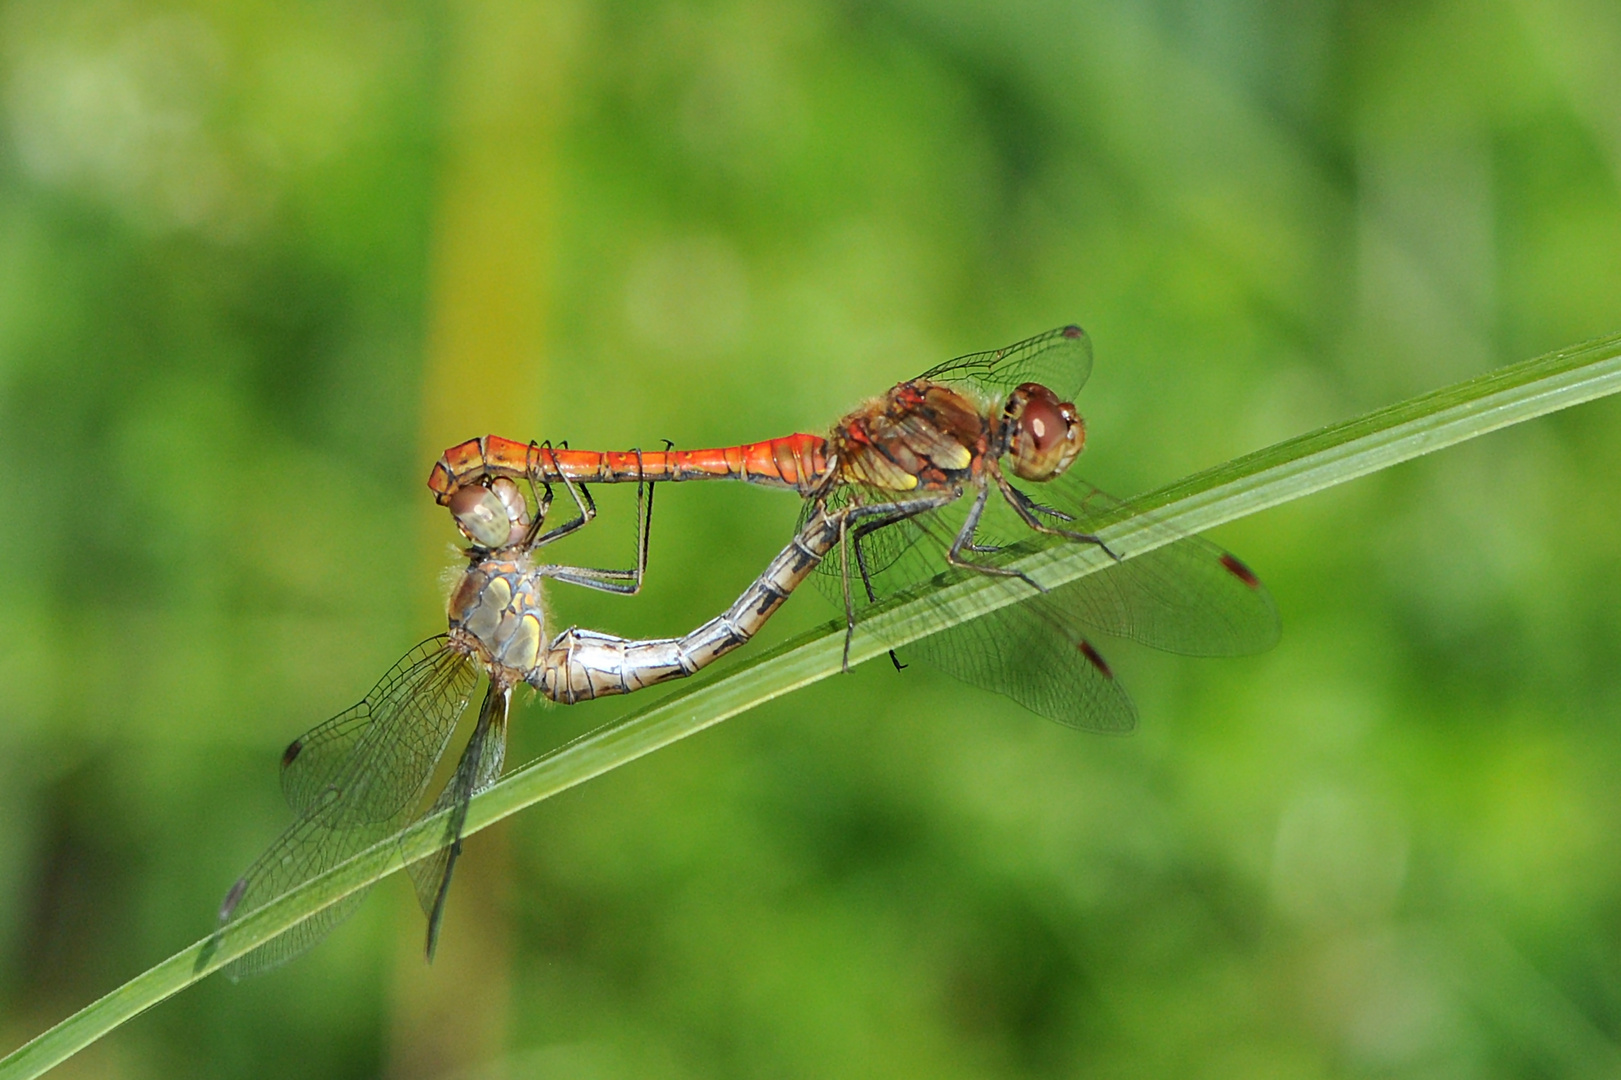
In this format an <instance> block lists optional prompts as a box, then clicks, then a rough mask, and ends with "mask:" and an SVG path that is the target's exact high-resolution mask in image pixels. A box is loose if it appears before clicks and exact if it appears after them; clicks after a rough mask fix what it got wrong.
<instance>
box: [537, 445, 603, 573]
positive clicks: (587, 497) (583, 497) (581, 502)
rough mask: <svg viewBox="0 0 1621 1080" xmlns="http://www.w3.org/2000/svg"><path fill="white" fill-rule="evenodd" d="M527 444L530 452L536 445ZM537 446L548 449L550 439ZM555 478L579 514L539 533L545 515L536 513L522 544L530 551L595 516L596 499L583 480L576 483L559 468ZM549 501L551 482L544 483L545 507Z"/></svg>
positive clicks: (573, 529)
mask: <svg viewBox="0 0 1621 1080" xmlns="http://www.w3.org/2000/svg"><path fill="white" fill-rule="evenodd" d="M529 445H530V447H531V452H533V449H535V448H536V447H537V444H535V443H530V444H529ZM538 446H542V447H545V449H547V450H550V449H551V448H552V447H551V442H550V441H547V442H545V443H540V444H538ZM562 446H563V449H565V450H567V449H568V443H566V442H565V443H563V444H562ZM553 460H556V459H555V458H554V459H553ZM557 478H558V479H559V480H561V481H562V482H563V487H564V488H565V489H566V490H567V491H568V493H569V496H570V497H571V498H573V500H574V505H575V507H576V508H577V509H578V510H579V511H580V516H579V517H577V518H574V519H573V520H572V521H565V522H564V523H563V524H561V525H559V526H557V528H555V529H551V530H550V531H548V532H545V533H541V532H540V529H541V525H542V523H543V522H544V521H545V516H544V515H543V514H538V513H537V514H536V515H535V520H534V521H533V522H531V523H530V526H529V535H528V536H526V537H525V538H524V546H525V547H526V548H527V549H528V550H530V551H533V550H535V549H536V548H542V547H545V546H546V545H547V544H550V543H552V542H553V541H555V540H561V539H562V538H563V537H565V536H567V535H569V534H570V533H572V532H575V531H577V530H579V529H581V528H584V527H585V526H586V525H588V524H589V523H590V522H591V521H592V520H593V519H594V518H595V517H596V516H597V504H596V500H594V499H592V498H591V489H590V488H588V487H586V486H585V484H584V482H581V483H579V484H576V483H575V482H574V481H573V480H570V479H569V477H568V474H567V473H566V472H564V471H563V470H562V469H559V470H558V471H557ZM533 481H534V470H531V472H530V482H531V484H533ZM551 501H552V487H551V484H549V483H548V484H546V502H545V505H546V507H547V508H550V506H551Z"/></svg>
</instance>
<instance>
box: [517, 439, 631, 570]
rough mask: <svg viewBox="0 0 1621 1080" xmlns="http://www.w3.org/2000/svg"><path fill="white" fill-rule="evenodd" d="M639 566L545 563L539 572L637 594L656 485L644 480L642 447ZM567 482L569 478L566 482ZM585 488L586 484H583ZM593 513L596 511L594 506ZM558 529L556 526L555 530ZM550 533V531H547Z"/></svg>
mask: <svg viewBox="0 0 1621 1080" xmlns="http://www.w3.org/2000/svg"><path fill="white" fill-rule="evenodd" d="M635 454H636V463H637V465H636V471H637V474H638V479H637V481H636V565H635V566H634V567H633V568H632V569H629V570H599V569H596V568H594V567H589V566H557V565H551V566H542V567H539V568H538V569H539V572H540V573H541V574H542V575H544V576H545V577H550V578H555V579H556V580H558V581H566V582H568V583H569V584H570V585H583V586H585V587H586V588H588V589H598V590H600V591H602V592H611V593H617V594H619V595H620V596H635V595H636V594H637V593H638V592H640V591H641V589H642V578H643V577H644V576H645V575H646V573H647V551H648V541H649V539H650V537H651V535H652V528H653V489H654V488H655V487H656V486H657V485H655V484H653V483H651V482H649V481H648V480H645V479H642V478H641V476H640V474H641V471H642V470H641V459H642V452H641V450H639V449H638V450H636V451H635ZM565 482H566V481H565ZM580 486H581V487H582V488H584V486H585V485H584V484H581V485H580ZM591 512H592V513H593V514H595V513H596V507H595V506H592V508H591ZM584 523H585V521H584V519H583V518H582V519H581V520H579V521H573V522H569V523H568V525H565V526H559V529H562V528H572V529H577V528H579V527H580V525H583V524H584ZM552 531H553V532H557V531H558V530H557V529H554V530H552ZM548 535H550V534H548Z"/></svg>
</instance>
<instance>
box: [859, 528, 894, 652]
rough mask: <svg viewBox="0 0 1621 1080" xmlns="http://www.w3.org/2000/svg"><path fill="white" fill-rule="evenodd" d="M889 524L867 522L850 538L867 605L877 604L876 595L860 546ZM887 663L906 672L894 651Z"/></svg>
mask: <svg viewBox="0 0 1621 1080" xmlns="http://www.w3.org/2000/svg"><path fill="white" fill-rule="evenodd" d="M889 524H892V523H891V522H888V521H869V522H867V523H866V524H865V525H862V526H859V527H858V528H857V529H856V531H855V535H854V536H852V537H851V538H850V547H851V548H852V549H854V551H855V553H856V568H857V569H858V570H860V571H861V586H862V588H864V589H866V590H867V603H869V604H876V603H877V602H878V593H877V592H876V591H875V590H874V589H873V587H872V574H871V573H870V572H869V571H868V570H867V549H866V548H865V547H863V546H862V544H861V541H862V539H864V538H865V537H866V536H867V534H868V533H870V532H872V531H873V530H874V529H880V528H883V527H884V526H885V525H889ZM889 662H890V663H891V664H894V665H895V670H896V671H905V670H906V667H907V665H905V664H903V663H901V658H900V657H898V656H896V655H895V650H894V649H890V650H889Z"/></svg>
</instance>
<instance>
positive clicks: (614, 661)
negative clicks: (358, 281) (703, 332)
mask: <svg viewBox="0 0 1621 1080" xmlns="http://www.w3.org/2000/svg"><path fill="white" fill-rule="evenodd" d="M564 483H565V484H567V485H568V487H569V490H570V492H571V494H574V495H575V501H576V504H577V506H578V507H579V509H580V516H579V517H578V518H575V519H572V520H570V521H568V522H566V523H564V524H563V525H560V526H558V527H556V528H554V529H551V530H549V531H543V526H544V522H545V517H546V512H547V510H548V508H549V506H550V503H551V489H550V487H549V486H548V487H547V488H546V489H545V493H544V494H540V493H539V492H538V491H537V493H536V499H535V504H536V505H535V509H534V511H533V512H531V510H530V508H529V503H528V500H527V499H526V498H525V497H524V494H523V493H522V491H521V490H520V489H519V487H518V485H517V484H515V483H514V482H513V481H512V480H510V479H505V478H488V479H486V480H484V481H482V482H480V483H477V484H473V485H471V486H468V487H464V488H463V489H462V491H463V494H462V496H461V497H460V498H458V499H454V500H450V502H451V512H452V515H453V517H454V519H455V521H456V524H457V525H458V527H460V528H461V530H462V532H463V534H464V536H466V537H467V538H468V539H469V540H471V541H472V543H471V546H470V547H469V548H468V549H467V560H468V561H467V566H466V569H465V570H464V572H463V574H462V577H461V580H460V583H459V585H458V587H457V588H456V589H455V590H454V592H453V593H452V594H451V597H450V602H449V607H448V616H449V632H448V633H446V634H442V635H439V636H438V637H434V638H430V639H428V640H427V641H425V642H423V643H421V644H420V645H418V646H416V647H415V648H413V649H412V650H411V651H410V652H408V653H406V655H405V656H404V658H402V659H401V660H400V661H399V662H398V663H397V664H395V665H394V666H393V667H392V668H390V669H389V671H388V673H387V674H386V675H384V676H383V678H382V680H381V681H379V682H378V684H377V685H376V686H375V687H373V688H372V690H371V692H370V693H368V694H367V695H366V697H365V698H364V699H363V700H362V701H361V702H360V703H359V704H358V705H355V706H354V707H353V708H350V709H347V710H345V711H344V712H341V713H339V714H338V715H337V716H335V717H333V718H332V719H330V720H328V721H326V722H325V723H323V724H320V725H318V726H317V727H315V728H313V729H311V730H310V731H309V732H307V733H306V734H304V735H302V736H300V737H299V738H297V739H295V740H294V741H293V742H292V743H291V744H290V745H289V746H288V747H287V749H286V751H285V752H284V753H283V755H282V760H281V782H282V790H283V792H284V793H285V795H286V797H287V800H288V802H289V803H290V804H291V805H292V808H293V811H294V813H295V815H296V818H295V820H294V822H293V824H292V825H291V826H289V827H288V829H287V830H286V831H285V832H283V833H282V834H281V836H280V837H278V838H277V839H276V840H275V842H274V843H272V844H271V845H270V847H269V848H268V849H267V850H266V851H265V852H264V854H262V855H261V856H259V858H258V859H257V860H256V861H255V862H254V863H253V865H252V866H251V867H249V868H248V871H247V872H246V873H245V874H244V875H243V876H242V877H241V878H240V879H239V880H238V881H237V882H236V884H234V885H233V886H232V887H231V889H230V892H229V893H228V894H227V895H226V898H225V901H224V903H223V904H222V905H221V907H220V914H219V918H220V929H219V931H218V932H217V934H216V935H215V938H214V940H213V948H212V949H210V950H209V951H208V952H207V953H206V954H205V959H204V960H203V961H200V962H199V963H203V962H206V958H207V957H208V956H211V955H212V954H213V953H214V952H215V951H217V949H218V948H219V947H220V946H221V945H222V944H228V942H229V934H230V930H231V927H232V926H233V924H235V923H236V922H237V921H238V920H240V919H241V918H243V917H244V916H246V915H247V914H249V913H250V912H252V911H254V910H256V909H258V908H260V907H262V906H264V905H265V904H266V903H268V902H270V901H271V900H274V899H275V898H277V897H278V896H280V895H282V894H283V893H285V892H286V891H288V890H289V889H291V888H293V887H294V886H297V885H299V884H302V883H303V882H305V881H308V880H309V879H311V878H313V877H315V876H317V875H319V874H321V873H324V872H326V871H328V870H331V869H332V868H333V867H335V866H337V865H338V864H339V863H342V862H344V861H345V860H347V859H349V858H351V857H352V856H354V855H357V854H359V853H360V852H362V851H364V850H366V849H367V848H370V847H372V846H374V845H376V844H379V843H382V842H384V841H387V840H388V839H389V838H390V837H392V836H394V835H395V834H397V833H399V832H400V831H401V830H402V829H404V828H405V827H406V826H408V825H410V824H411V823H412V822H414V821H416V820H417V819H419V818H421V817H425V816H429V815H433V814H437V813H441V812H447V816H446V821H445V829H444V833H443V835H442V836H441V837H440V841H439V846H438V847H437V849H436V850H435V852H434V853H433V854H432V855H430V856H429V857H427V858H423V859H420V860H419V861H417V862H415V863H413V864H412V865H411V866H410V868H409V869H410V872H411V875H412V878H413V879H414V882H415V885H416V890H417V896H418V899H419V900H420V901H421V904H422V908H423V911H424V913H425V914H426V915H427V917H428V932H427V954H428V957H429V959H432V957H433V952H434V947H435V944H436V942H437V939H438V931H439V925H440V919H441V917H442V916H443V913H444V906H445V898H446V895H447V893H448V890H449V887H450V878H451V872H452V870H453V869H454V867H455V862H456V858H457V856H458V854H459V853H460V849H461V835H462V828H463V825H464V824H465V821H466V817H467V810H468V804H469V802H470V801H471V799H472V797H473V796H474V795H475V794H477V793H478V792H480V791H482V790H484V789H485V788H487V787H489V786H490V785H492V784H493V783H494V782H495V781H496V780H497V779H498V778H499V777H500V774H501V765H502V761H503V759H504V757H505V751H506V732H507V715H508V710H509V707H510V704H511V699H512V691H513V689H514V688H515V687H516V686H518V685H519V684H520V683H528V684H529V685H530V686H532V687H533V688H534V689H535V690H536V691H538V692H539V693H540V694H541V695H543V696H544V697H547V698H549V699H551V700H552V701H556V702H560V703H565V704H567V703H573V702H578V701H584V700H588V699H591V698H597V697H603V696H606V695H611V694H628V693H631V692H633V691H635V690H639V689H642V688H643V687H647V686H652V685H654V684H656V683H661V682H665V681H667V680H670V679H679V678H683V677H685V676H688V675H691V674H693V673H694V672H696V671H698V670H699V669H701V668H703V667H706V666H707V665H709V664H710V663H712V662H713V661H715V660H716V659H718V658H719V657H721V656H724V655H725V654H726V653H728V652H731V651H732V650H733V649H735V648H737V647H738V646H740V645H742V644H744V643H745V642H747V641H748V640H749V639H750V638H752V637H753V636H754V634H755V633H756V632H757V631H758V630H759V629H760V627H761V626H762V625H764V623H765V621H766V620H767V619H769V618H770V617H771V615H772V614H773V613H774V612H775V611H776V609H777V608H778V607H780V606H781V605H782V603H783V602H784V601H785V600H786V599H787V598H788V596H789V594H790V593H792V591H793V590H794V588H795V587H796V586H798V584H799V583H800V582H801V581H803V580H804V578H805V576H806V575H807V574H809V573H810V572H811V570H812V569H813V568H815V566H816V565H817V564H818V563H820V562H821V560H822V558H823V556H824V555H826V553H827V552H828V550H829V549H830V548H832V547H833V545H834V544H835V543H836V542H837V540H838V537H839V536H841V535H843V534H844V533H845V532H846V531H847V530H848V528H849V527H850V526H851V525H859V523H863V522H865V521H871V520H879V519H881V518H883V517H884V516H885V514H886V513H887V512H888V511H887V510H886V508H884V507H878V506H874V507H869V508H862V507H850V508H845V509H838V510H833V511H831V512H830V513H827V514H822V513H816V514H812V515H810V516H809V517H808V518H807V519H806V520H805V522H804V523H803V526H802V527H801V529H800V530H799V532H798V533H797V534H796V535H795V536H794V538H793V540H792V541H791V542H790V543H789V544H788V546H787V547H785V548H783V550H782V552H781V553H780V554H778V555H777V557H776V558H775V559H773V560H772V561H771V563H770V565H768V566H767V567H766V569H765V571H764V572H763V573H762V574H761V575H760V576H759V577H758V578H756V579H755V580H754V581H753V582H752V583H751V584H750V585H749V586H748V587H747V588H746V589H745V590H744V591H743V593H742V594H741V595H740V596H739V597H738V599H737V600H736V602H734V603H733V604H732V605H731V606H730V607H729V608H728V609H727V610H726V611H725V612H724V613H722V614H721V615H720V616H718V617H716V618H714V619H711V620H710V621H709V622H707V623H704V624H703V625H702V626H700V627H698V628H697V629H696V630H694V631H692V632H691V633H689V634H686V635H685V636H683V637H679V638H664V639H655V640H647V641H632V640H626V639H624V638H618V637H613V636H610V635H607V634H601V633H597V632H595V631H591V630H582V629H580V628H578V627H569V628H568V629H567V630H564V631H562V632H561V633H558V634H556V635H555V636H550V635H549V632H548V628H547V621H546V612H545V608H544V605H543V602H542V595H541V590H542V588H543V584H544V582H545V581H546V580H547V579H552V580H558V581H567V582H572V583H575V584H582V585H588V586H591V587H595V588H600V589H607V590H610V591H615V592H625V593H630V592H635V591H636V589H637V587H638V586H639V585H640V582H641V579H642V575H643V573H644V571H645V567H646V554H647V521H648V518H649V516H650V514H651V505H652V497H651V491H650V490H649V491H648V493H647V495H646V497H645V498H644V499H638V512H637V537H638V539H637V552H638V554H637V565H636V567H635V569H633V570H597V569H589V568H581V567H573V566H560V565H553V564H545V563H539V562H537V561H536V560H535V554H536V552H538V551H539V550H540V549H541V548H543V547H544V546H546V545H547V544H549V543H551V542H552V541H554V540H556V539H558V538H560V537H562V536H565V535H567V534H568V533H570V532H572V531H574V530H575V529H577V528H579V527H580V526H581V525H583V524H584V523H585V522H586V521H588V520H590V518H591V516H592V514H593V513H594V507H593V505H592V503H591V501H590V497H589V494H588V493H586V492H584V491H583V489H577V488H576V486H575V485H574V484H573V483H572V482H571V481H568V480H565V481H564ZM582 495H583V496H584V497H583V498H582V497H581V496H582ZM480 675H483V676H484V677H485V678H486V679H487V682H488V685H487V689H486V691H485V694H484V702H483V705H482V706H481V708H480V709H479V714H478V720H477V723H476V725H475V726H474V729H473V733H472V735H471V737H470V738H469V739H468V741H467V744H466V746H465V748H464V750H463V751H462V755H461V758H460V760H459V763H458V764H457V766H456V769H455V772H454V773H453V774H452V775H451V777H450V779H449V780H448V781H447V782H446V784H445V786H444V788H443V789H442V790H441V791H440V793H439V794H438V796H437V798H435V799H434V800H433V801H432V802H431V803H427V804H426V805H425V804H424V803H425V799H424V797H425V794H426V792H427V789H428V785H429V782H430V780H431V778H432V776H433V774H434V771H435V768H436V766H437V765H438V763H439V761H440V759H441V758H442V757H443V755H444V753H445V751H446V749H447V747H448V745H449V742H450V738H451V734H452V733H453V732H454V730H455V728H456V724H457V720H458V719H459V718H460V716H461V715H462V713H463V711H464V710H465V708H466V706H467V703H468V700H469V698H470V696H471V695H472V693H473V691H474V689H475V687H476V685H477V683H478V680H479V677H480ZM362 893H363V890H362V892H357V893H352V894H350V895H349V896H348V897H345V898H344V899H343V900H340V901H338V902H337V903H336V904H333V905H331V906H329V907H327V908H325V909H323V910H322V911H320V912H318V913H316V914H315V915H313V916H311V917H309V918H308V919H305V920H304V921H303V922H300V923H298V924H297V925H295V926H293V927H292V928H290V929H289V930H287V931H286V932H285V933H283V934H281V935H279V936H278V937H276V938H273V939H272V940H270V941H269V942H267V943H265V944H263V945H260V946H258V947H256V948H254V949H252V950H250V951H249V952H247V953H245V954H244V955H243V956H242V957H240V958H239V959H237V960H235V961H234V962H233V963H232V964H231V965H230V966H229V967H228V969H227V970H228V972H229V973H230V974H231V975H232V976H233V977H236V976H241V975H244V974H250V973H253V972H256V971H260V970H264V969H266V968H269V967H273V966H275V965H277V964H280V963H283V962H285V961H287V960H289V959H291V958H292V957H294V956H296V955H298V954H299V953H301V952H303V951H304V950H305V949H308V948H309V947H310V946H312V945H313V944H315V943H316V942H317V941H319V940H320V939H321V938H322V937H323V936H325V934H326V933H327V932H328V931H330V930H331V929H332V927H333V926H335V925H336V924H337V923H338V922H339V921H341V920H342V919H343V918H345V917H346V916H347V915H348V914H349V913H350V912H352V911H353V910H354V908H355V906H356V905H357V904H358V903H359V901H360V899H361V896H362Z"/></svg>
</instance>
